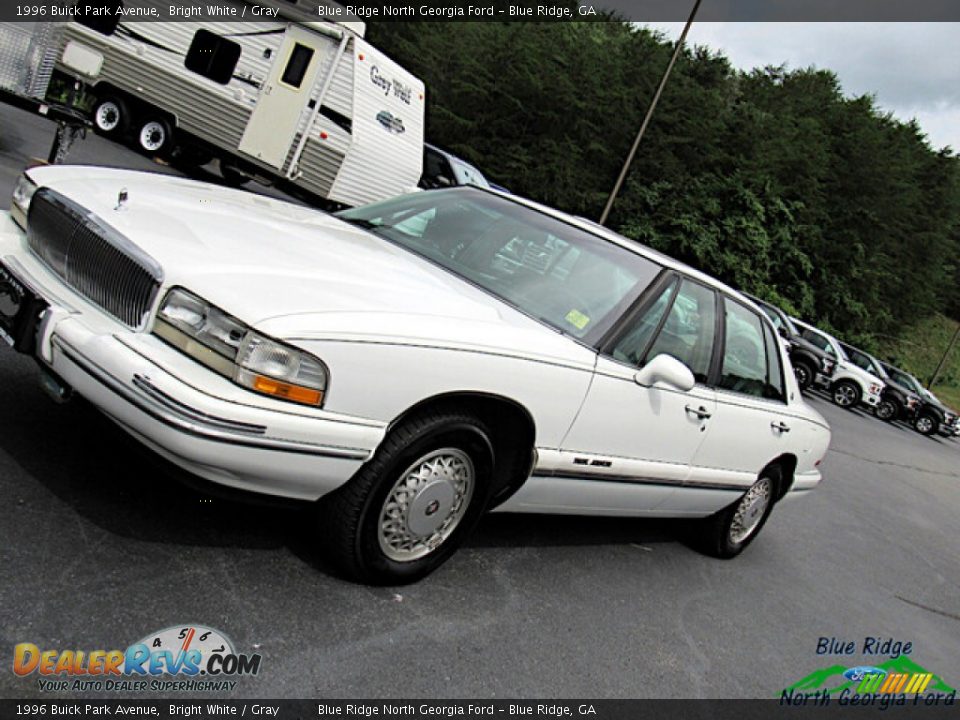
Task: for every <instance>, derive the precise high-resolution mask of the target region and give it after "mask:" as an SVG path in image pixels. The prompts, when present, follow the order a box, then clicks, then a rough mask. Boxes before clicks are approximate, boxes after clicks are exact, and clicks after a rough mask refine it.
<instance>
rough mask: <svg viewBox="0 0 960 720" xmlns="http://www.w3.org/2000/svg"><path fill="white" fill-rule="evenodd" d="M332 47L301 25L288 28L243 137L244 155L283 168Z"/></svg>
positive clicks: (241, 142) (325, 40) (328, 42)
mask: <svg viewBox="0 0 960 720" xmlns="http://www.w3.org/2000/svg"><path fill="white" fill-rule="evenodd" d="M330 45H331V43H330V40H329V39H327V38H325V37H324V36H322V35H318V34H317V33H313V32H310V31H309V30H306V29H305V28H302V27H300V26H298V25H288V26H287V31H286V34H285V35H284V38H283V43H281V45H280V49H279V51H278V52H277V58H276V60H275V61H274V63H273V65H272V67H271V68H270V73H269V75H267V79H266V82H265V83H264V85H263V87H262V88H260V96H259V97H258V98H257V105H256V107H254V109H253V113H252V114H251V115H250V120H249V121H248V122H247V127H246V129H245V130H244V132H243V137H242V138H240V146H239V150H240V152H243V153H246V154H247V155H252V156H253V157H255V158H257V159H258V160H260V161H262V162H265V163H267V164H268V165H272V166H273V167H275V168H282V167H283V164H284V161H285V160H286V159H287V155H288V154H289V152H290V147H291V145H293V141H294V135H295V134H296V132H297V126H298V125H299V123H300V118H301V116H302V114H303V112H304V108H305V107H306V104H307V101H308V100H309V99H310V92H311V90H312V89H313V85H314V83H315V82H316V79H317V73H318V72H319V70H320V67H321V66H322V65H323V64H324V59H325V56H326V54H327V53H328V52H329V48H330Z"/></svg>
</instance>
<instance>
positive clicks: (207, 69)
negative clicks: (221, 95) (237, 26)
mask: <svg viewBox="0 0 960 720" xmlns="http://www.w3.org/2000/svg"><path fill="white" fill-rule="evenodd" d="M239 60H240V45H238V44H237V43H235V42H234V41H233V40H227V39H226V38H222V37H220V36H219V35H217V34H215V33H212V32H210V31H209V30H203V29H201V30H197V32H196V34H195V35H194V36H193V42H192V43H190V49H189V50H187V57H186V58H185V59H184V61H183V64H184V67H186V68H187V70H190V71H191V72H195V73H197V75H203V76H204V77H205V78H209V79H210V80H213V81H214V82H218V83H220V84H221V85H226V84H227V83H229V82H230V80H231V78H233V71H234V70H235V69H236V68H237V62H238V61H239Z"/></svg>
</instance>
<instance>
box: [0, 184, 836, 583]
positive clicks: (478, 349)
mask: <svg viewBox="0 0 960 720" xmlns="http://www.w3.org/2000/svg"><path fill="white" fill-rule="evenodd" d="M0 334H2V336H3V337H4V338H5V339H6V340H7V342H8V343H9V344H10V345H12V346H13V347H14V348H16V349H17V350H19V351H20V352H25V353H29V354H31V355H34V356H36V358H37V359H38V360H39V364H40V366H41V368H42V372H43V384H44V386H45V387H46V388H47V389H48V390H50V392H52V393H53V394H55V395H56V396H57V397H58V398H66V397H68V396H69V395H70V394H72V393H74V392H75V393H77V394H79V395H81V396H83V397H85V398H86V399H87V400H89V401H90V402H91V403H93V404H94V405H95V406H97V407H98V408H100V409H101V410H102V411H103V412H104V413H106V414H107V415H108V416H109V417H110V418H112V419H113V420H114V421H115V422H116V423H117V424H118V425H120V426H121V427H122V428H123V429H124V430H126V431H127V432H129V433H130V434H131V435H133V436H134V437H136V438H137V439H138V440H140V441H141V442H143V443H144V444H145V445H147V446H149V447H150V448H152V449H153V450H155V451H156V452H158V453H159V454H161V455H163V456H165V457H166V458H168V459H169V460H171V461H173V462H174V463H176V464H178V465H180V466H182V467H183V468H185V469H187V470H189V471H190V472H192V473H194V474H195V475H198V476H200V477H201V478H204V479H206V480H209V481H212V482H214V483H219V484H221V485H225V486H229V487H230V488H235V489H239V490H244V491H255V492H258V493H265V494H268V495H274V496H282V497H286V498H295V499H299V500H306V501H311V502H315V503H316V508H317V514H316V516H315V517H316V518H317V519H316V522H317V524H318V529H319V531H320V534H321V536H322V538H323V540H324V541H325V543H326V546H327V548H328V549H329V550H328V551H329V552H330V553H331V555H332V557H333V558H334V559H335V560H336V561H337V562H338V563H339V564H340V566H341V567H342V568H343V570H344V572H345V573H346V574H347V575H349V576H351V577H354V578H357V579H360V580H364V581H367V582H376V583H397V582H405V581H411V580H414V579H416V578H419V577H422V576H424V575H425V574H427V573H428V572H430V571H432V570H433V569H434V568H436V567H437V566H438V565H440V564H441V563H442V562H444V561H445V560H446V559H447V558H448V557H450V555H451V554H453V552H454V551H455V550H456V548H457V547H458V546H459V545H460V544H461V543H462V542H463V540H464V537H465V536H466V535H467V534H468V533H469V532H470V530H471V528H472V527H473V526H474V525H475V523H476V522H477V520H478V518H479V517H480V516H481V514H482V513H484V512H485V511H488V510H497V511H512V512H538V513H539V512H543V513H568V514H585V515H610V516H657V517H682V518H691V519H692V518H697V519H699V520H697V521H696V525H697V526H698V527H699V532H700V538H701V539H702V545H703V548H704V549H705V550H706V551H707V552H709V553H711V554H713V555H716V556H718V557H732V556H734V555H736V554H738V553H739V552H740V551H741V550H742V549H743V548H744V547H746V545H747V544H748V543H749V542H750V541H751V540H752V539H753V538H754V537H755V536H756V535H757V533H758V532H759V530H760V528H761V527H762V526H763V524H764V522H765V521H766V519H767V517H768V516H769V514H770V511H771V509H772V507H773V505H774V504H775V503H776V502H777V501H779V500H781V499H782V498H784V497H787V496H797V495H801V494H803V493H805V492H807V491H809V490H811V489H812V488H813V487H814V486H816V485H817V483H819V482H820V472H819V469H818V466H819V465H820V462H821V460H822V459H823V457H824V454H825V453H826V451H827V446H828V443H829V439H830V431H829V427H828V426H827V423H826V422H825V421H824V419H823V418H822V417H821V416H820V415H819V414H817V412H815V411H814V410H813V409H811V408H810V407H808V406H807V405H806V404H805V403H804V401H803V400H802V398H801V395H800V391H799V389H798V388H797V385H796V381H795V380H794V377H793V373H792V372H789V367H790V365H789V361H788V359H787V356H786V354H785V352H784V350H783V348H782V346H781V344H780V343H779V342H778V340H777V334H776V332H775V331H774V329H773V327H772V325H771V324H770V322H769V320H768V319H767V317H766V316H765V315H764V314H763V312H762V311H760V310H759V309H758V308H757V307H756V306H755V305H754V304H753V303H752V302H750V301H749V300H747V299H746V298H744V297H743V296H741V295H739V294H738V293H736V292H735V291H733V290H731V289H730V288H728V287H726V286H724V285H723V284H721V283H719V282H718V281H716V280H714V279H712V278H710V277H709V276H707V275H704V274H703V273H700V272H697V271H695V270H692V269H691V268H689V267H685V266H684V265H681V264H679V263H677V262H675V261H674V260H671V259H670V258H667V257H664V256H662V255H659V254H657V253H655V252H653V251H651V250H649V249H648V248H646V247H643V246H641V245H638V244H636V243H634V242H632V241H630V240H627V239H625V238H623V237H620V236H618V235H616V234H614V233H611V232H609V231H606V230H604V229H602V228H599V227H597V226H594V225H593V224H591V223H589V222H587V221H583V220H578V219H576V218H572V217H570V216H567V215H565V214H562V213H560V212H557V211H554V210H550V209H548V208H544V207H541V206H539V205H536V204H534V203H531V202H528V201H524V200H521V199H519V198H517V197H515V196H512V195H511V196H506V195H499V194H497V193H493V192H489V191H484V190H480V189H477V188H458V189H449V190H438V191H431V192H422V193H417V194H415V195H411V196H407V197H401V198H397V199H393V200H388V201H386V202H381V203H378V204H375V205H370V206H366V207H361V208H357V209H353V210H348V211H345V212H342V213H339V215H338V216H331V215H327V214H325V213H322V212H318V211H314V210H310V209H307V208H303V207H298V206H295V205H291V204H287V203H283V202H279V201H275V200H271V199H267V198H263V197H259V196H257V195H252V194H248V193H244V192H240V191H235V190H228V189H223V188H220V187H215V186H211V185H205V184H201V183H197V182H192V181H187V180H182V179H177V178H171V177H169V176H159V175H151V174H142V173H133V172H128V171H122V170H110V169H103V168H93V167H78V166H74V167H70V166H59V167H45V168H36V169H32V170H30V171H28V172H27V173H26V174H25V175H24V176H23V177H22V178H21V180H20V182H19V183H18V185H17V188H16V190H15V193H14V198H13V204H12V206H11V212H10V214H7V213H3V214H0Z"/></svg>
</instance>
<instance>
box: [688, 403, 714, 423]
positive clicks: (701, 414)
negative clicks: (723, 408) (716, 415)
mask: <svg viewBox="0 0 960 720" xmlns="http://www.w3.org/2000/svg"><path fill="white" fill-rule="evenodd" d="M685 409H686V411H687V412H688V413H690V414H691V415H696V416H697V418H698V419H699V420H708V419H710V417H712V413H709V412H707V409H706V408H705V407H703V406H702V405H701V406H700V407H699V408H692V407H690V406H689V405H687V407H686V408H685Z"/></svg>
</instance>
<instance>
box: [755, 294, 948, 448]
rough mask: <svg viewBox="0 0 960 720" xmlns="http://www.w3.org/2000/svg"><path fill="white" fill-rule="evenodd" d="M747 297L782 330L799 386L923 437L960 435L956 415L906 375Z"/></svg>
mask: <svg viewBox="0 0 960 720" xmlns="http://www.w3.org/2000/svg"><path fill="white" fill-rule="evenodd" d="M747 297H749V298H750V299H751V300H753V301H754V302H755V303H757V305H759V306H760V308H761V309H762V310H763V311H764V312H765V313H766V314H767V316H769V318H770V320H771V321H772V322H773V325H774V327H776V328H777V332H779V333H780V337H781V338H782V341H783V343H784V345H785V346H786V347H787V350H788V352H789V354H790V360H791V362H792V363H793V372H794V374H795V375H796V378H797V384H798V385H799V386H800V389H801V390H806V389H807V388H809V387H811V386H812V385H813V384H816V385H818V386H820V387H822V388H823V389H825V390H827V391H828V392H829V393H830V397H831V398H832V399H833V402H834V403H836V404H837V405H839V406H841V407H845V408H853V407H856V406H858V405H861V404H863V405H866V406H868V407H870V408H873V411H874V413H875V414H876V416H877V417H878V418H880V419H881V420H886V421H888V422H892V421H894V420H902V421H904V422H907V423H909V424H911V425H912V426H913V427H914V429H916V430H917V432H920V433H922V434H924V435H933V434H934V433H936V432H939V433H940V434H941V435H947V436H954V435H960V417H958V413H956V412H955V411H953V410H951V409H950V408H948V407H947V406H946V405H944V404H943V403H942V402H940V401H939V400H938V399H937V398H936V396H934V395H933V393H931V392H930V391H929V390H927V389H925V388H924V387H923V385H922V384H921V383H920V381H919V380H917V379H916V378H915V377H913V376H912V375H910V374H909V373H907V372H904V371H903V370H901V369H900V368H896V367H894V366H892V365H890V364H888V363H884V362H881V361H880V360H878V359H877V358H876V357H874V356H873V355H871V354H870V353H868V352H866V351H864V350H861V349H860V348H856V347H853V346H852V345H849V344H848V343H844V342H841V341H840V340H838V339H837V338H835V337H834V336H832V335H830V334H829V333H826V332H824V331H823V330H821V329H819V328H815V327H813V326H812V325H810V324H808V323H805V322H803V321H801V320H798V319H797V318H793V317H790V316H788V315H787V314H786V313H784V312H783V310H781V309H780V308H778V307H777V306H776V305H773V304H771V303H769V302H767V301H765V300H761V299H759V298H756V297H753V296H751V295H748V296H747Z"/></svg>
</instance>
